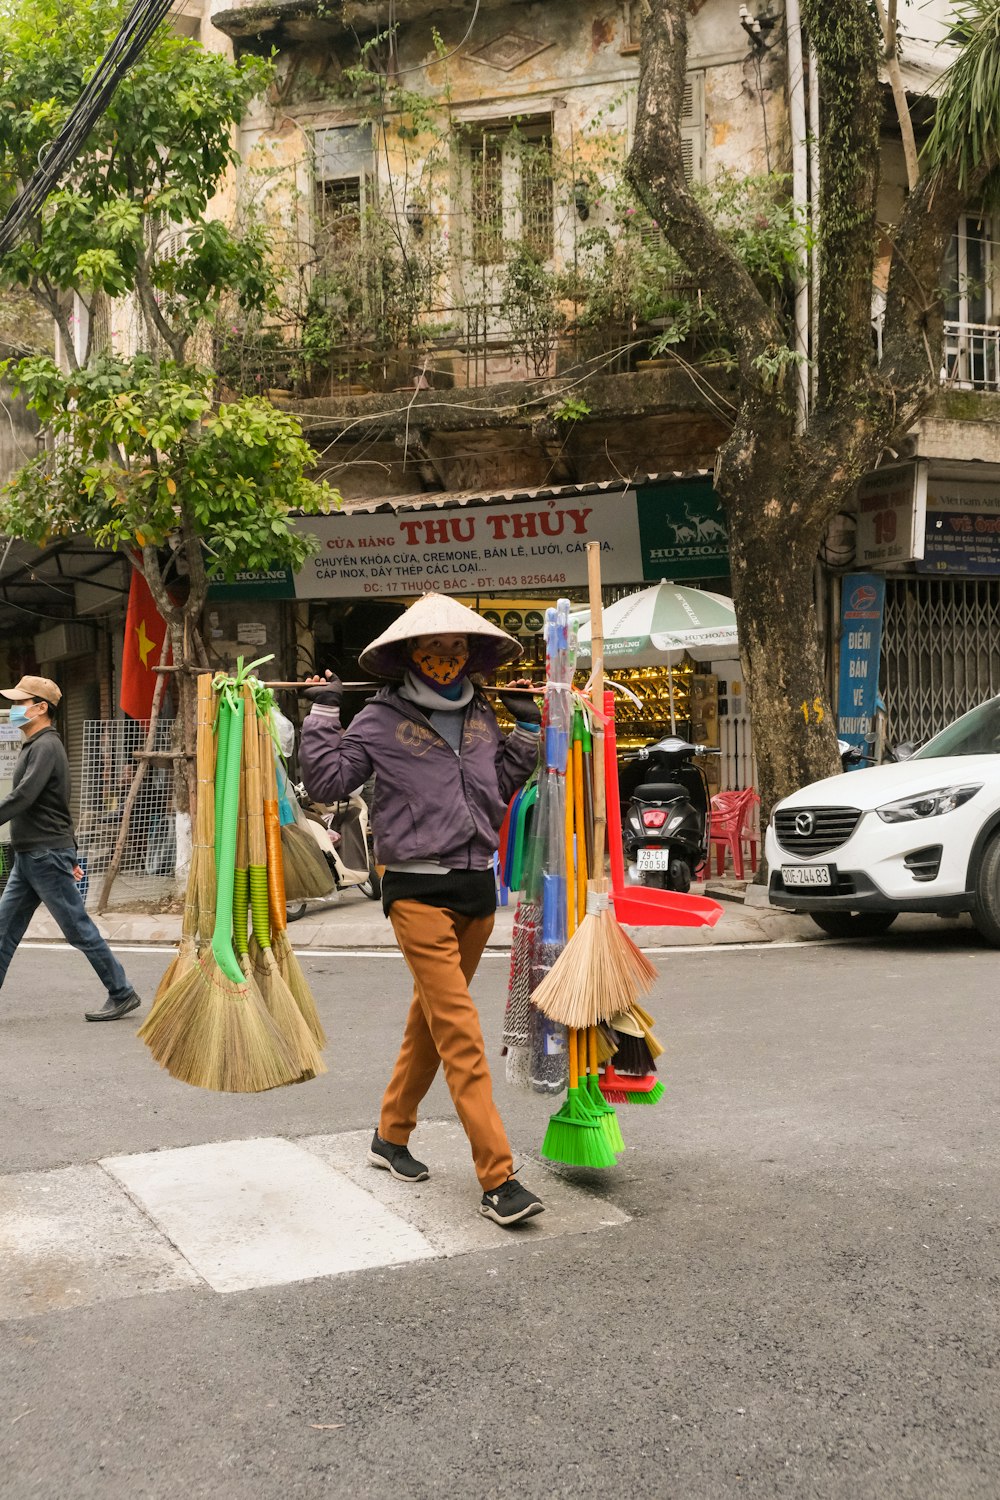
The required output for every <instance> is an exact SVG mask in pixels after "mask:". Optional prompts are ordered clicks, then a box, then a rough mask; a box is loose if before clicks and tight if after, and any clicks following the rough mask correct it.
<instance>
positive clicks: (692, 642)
mask: <svg viewBox="0 0 1000 1500" xmlns="http://www.w3.org/2000/svg"><path fill="white" fill-rule="evenodd" d="M737 645H738V637H737V634H736V612H735V610H734V609H733V601H732V600H731V599H727V598H726V597H725V595H724V594H712V593H709V591H708V590H707V589H692V588H686V587H685V586H684V585H683V584H678V583H666V582H664V583H657V584H654V585H653V586H652V587H651V588H648V589H642V590H640V592H639V593H638V594H629V595H628V596H627V597H626V598H624V599H619V600H618V601H617V602H616V603H615V604H609V605H608V607H607V609H606V610H605V611H604V663H605V666H607V667H608V668H609V669H614V668H615V667H660V666H666V668H667V681H668V685H669V691H670V728H671V730H676V728H677V716H676V714H675V712H674V677H673V667H674V666H675V665H676V663H677V662H679V661H680V660H681V659H682V658H683V656H684V655H685V653H686V654H687V655H688V656H693V657H694V659H695V661H710V660H711V659H712V657H713V656H718V655H719V654H720V652H725V651H732V650H734V649H735V647H736V646H737ZM579 656H580V660H581V663H582V662H585V661H589V660H590V618H589V615H588V617H587V619H586V621H585V622H584V623H582V624H581V626H580V650H579Z"/></svg>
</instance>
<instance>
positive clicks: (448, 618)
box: [358, 594, 524, 677]
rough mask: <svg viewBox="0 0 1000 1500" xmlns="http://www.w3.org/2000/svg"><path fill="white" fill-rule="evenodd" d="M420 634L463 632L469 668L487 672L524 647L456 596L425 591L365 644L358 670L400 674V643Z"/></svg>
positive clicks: (404, 661)
mask: <svg viewBox="0 0 1000 1500" xmlns="http://www.w3.org/2000/svg"><path fill="white" fill-rule="evenodd" d="M420 635H467V636H468V637H469V671H470V672H489V671H492V670H493V669H494V668H496V667H499V666H501V665H502V664H503V663H504V662H507V661H517V658H518V657H519V656H520V655H521V654H522V652H523V649H524V648H523V647H522V646H521V644H520V642H519V641H516V640H515V639H514V637H513V636H512V635H508V634H507V632H506V630H501V629H500V627H499V625H491V624H490V622H489V620H484V619H483V617H482V615H477V614H476V612H475V610H473V609H469V608H467V606H466V605H464V604H459V602H458V600H457V599H449V598H448V596H447V594H425V595H424V596H423V598H422V599H418V600H417V602H416V604H411V605H410V607H409V609H408V610H406V611H405V612H404V613H403V614H401V615H400V617H399V619H398V620H393V622H392V624H391V625H390V626H389V628H388V630H383V632H382V634H381V635H380V636H378V637H377V639H376V640H374V641H372V643H371V645H370V646H366V647H365V649H364V650H363V651H362V653H361V656H360V657H359V659H358V660H359V663H360V666H361V670H362V671H363V672H375V673H376V674H377V675H378V676H379V677H402V676H403V673H404V672H405V671H406V668H407V666H408V665H409V663H408V661H407V652H406V650H405V649H404V643H405V642H406V641H412V640H414V639H415V638H416V637H417V636H420Z"/></svg>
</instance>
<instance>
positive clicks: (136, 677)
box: [119, 568, 170, 719]
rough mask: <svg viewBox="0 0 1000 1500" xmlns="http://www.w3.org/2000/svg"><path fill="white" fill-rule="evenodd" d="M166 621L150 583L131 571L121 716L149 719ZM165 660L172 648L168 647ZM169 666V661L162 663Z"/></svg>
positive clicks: (162, 653) (161, 655)
mask: <svg viewBox="0 0 1000 1500" xmlns="http://www.w3.org/2000/svg"><path fill="white" fill-rule="evenodd" d="M166 635H167V626H166V621H165V620H164V619H163V617H162V616H161V614H160V612H159V610H158V609H157V608H156V605H155V604H154V602H153V596H152V594H151V593H150V591H149V584H148V583H147V582H146V579H145V577H144V575H143V574H142V573H140V572H139V569H138V568H133V569H132V582H131V584H130V586H129V591H128V612H127V613H126V615H125V648H124V650H123V652H122V683H121V695H120V698H119V702H120V704H121V709H122V713H126V714H128V715H129V717H130V718H132V719H148V718H149V715H150V713H151V712H152V708H153V689H154V688H155V687H156V673H155V672H154V671H153V668H154V667H158V666H159V665H160V661H161V657H164V641H165V640H166ZM165 655H166V657H169V655H170V647H169V646H167V647H166V652H165ZM163 665H164V666H165V665H166V659H164V661H163Z"/></svg>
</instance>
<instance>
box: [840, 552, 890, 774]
mask: <svg viewBox="0 0 1000 1500" xmlns="http://www.w3.org/2000/svg"><path fill="white" fill-rule="evenodd" d="M884 612H885V579H884V578H881V577H879V575H878V574H877V573H848V575H847V577H846V578H845V579H844V580H843V594H842V596H841V611H840V626H841V635H840V693H839V697H838V701H837V733H838V735H839V736H840V738H841V739H842V740H846V741H847V742H848V744H850V745H857V746H858V747H859V748H860V749H861V750H862V752H863V753H864V754H865V755H868V754H870V745H871V739H870V737H871V735H873V734H874V731H875V700H876V698H877V697H878V672H879V664H880V662H881V660H882V616H883V614H884Z"/></svg>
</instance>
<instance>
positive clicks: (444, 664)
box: [410, 646, 469, 687]
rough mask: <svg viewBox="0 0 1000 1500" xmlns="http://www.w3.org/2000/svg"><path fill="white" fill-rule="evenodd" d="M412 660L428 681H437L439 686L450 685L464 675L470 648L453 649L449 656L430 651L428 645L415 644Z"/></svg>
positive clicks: (411, 654) (411, 655)
mask: <svg viewBox="0 0 1000 1500" xmlns="http://www.w3.org/2000/svg"><path fill="white" fill-rule="evenodd" d="M410 660H411V661H412V662H413V665H414V666H415V667H416V669H417V671H418V672H419V673H420V675H421V677H425V678H426V679H427V681H428V682H434V683H437V684H438V686H439V687H450V685H451V684H452V683H453V682H457V681H458V679H459V678H460V677H461V676H463V675H464V673H465V669H466V667H467V665H468V662H469V653H468V650H463V651H452V652H449V654H448V655H447V656H442V655H441V653H440V652H437V651H429V650H428V649H427V647H426V646H415V647H414V648H413V651H412V652H411V653H410Z"/></svg>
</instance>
